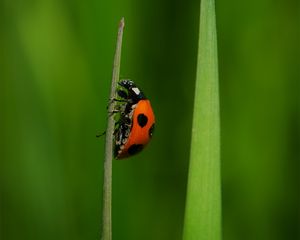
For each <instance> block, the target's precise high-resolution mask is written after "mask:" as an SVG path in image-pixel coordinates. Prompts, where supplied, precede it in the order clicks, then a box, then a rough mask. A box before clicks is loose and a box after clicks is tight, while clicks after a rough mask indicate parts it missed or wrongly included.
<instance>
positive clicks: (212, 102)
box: [183, 0, 221, 240]
mask: <svg viewBox="0 0 300 240" xmlns="http://www.w3.org/2000/svg"><path fill="white" fill-rule="evenodd" d="M218 91H219V86H218V57H217V35H216V20H215V3H214V0H202V1H201V12H200V31H199V47H198V63H197V76H196V86H195V102H194V116H193V129H192V141H191V155H190V166H189V177H188V187H187V200H186V212H185V222H184V232H183V239H184V240H199V239H200V240H206V239H207V240H219V239H221V187H220V114H219V93H218Z"/></svg>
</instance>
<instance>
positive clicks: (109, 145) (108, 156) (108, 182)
mask: <svg viewBox="0 0 300 240" xmlns="http://www.w3.org/2000/svg"><path fill="white" fill-rule="evenodd" d="M124 25H125V23H124V18H122V19H121V21H120V24H119V31H118V37H117V45H116V52H115V57H114V65H113V73H112V81H111V90H110V99H114V98H115V92H116V85H117V82H118V81H119V75H120V63H121V49H122V39H123V29H124ZM113 109H114V103H113V102H111V103H110V104H109V106H108V123H107V130H106V140H105V159H104V180H103V211H102V218H103V220H102V240H111V239H112V227H111V193H112V160H113V132H114V126H115V120H114V117H113V115H112V114H110V113H111V112H112V111H113Z"/></svg>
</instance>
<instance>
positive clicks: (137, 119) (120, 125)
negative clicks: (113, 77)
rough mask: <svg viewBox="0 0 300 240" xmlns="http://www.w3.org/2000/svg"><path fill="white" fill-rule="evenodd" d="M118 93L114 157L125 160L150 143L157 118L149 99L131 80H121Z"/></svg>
mask: <svg viewBox="0 0 300 240" xmlns="http://www.w3.org/2000/svg"><path fill="white" fill-rule="evenodd" d="M118 85H119V86H118V88H117V91H116V95H117V98H116V99H114V101H115V102H117V103H118V104H117V105H116V108H115V111H114V112H118V113H119V118H118V119H117V120H116V123H115V131H114V156H115V158H116V159H123V158H126V157H129V156H132V155H135V154H136V153H139V152H140V151H141V150H143V148H144V147H145V146H146V145H147V143H148V142H149V141H150V139H151V137H152V134H153V131H154V125H155V116H154V113H153V110H152V107H151V104H150V101H149V99H147V98H146V96H145V95H144V93H143V92H142V91H141V89H140V88H138V87H137V85H136V84H135V83H134V82H133V81H131V80H120V81H119V82H118Z"/></svg>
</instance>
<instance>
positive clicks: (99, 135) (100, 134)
mask: <svg viewBox="0 0 300 240" xmlns="http://www.w3.org/2000/svg"><path fill="white" fill-rule="evenodd" d="M105 134H106V131H104V132H103V133H97V134H96V137H97V138H99V137H102V136H103V135H105Z"/></svg>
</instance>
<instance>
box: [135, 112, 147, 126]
mask: <svg viewBox="0 0 300 240" xmlns="http://www.w3.org/2000/svg"><path fill="white" fill-rule="evenodd" d="M137 121H138V124H139V125H140V127H145V126H146V124H147V122H148V118H147V116H146V115H144V114H142V113H140V114H139V115H138V117H137Z"/></svg>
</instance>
